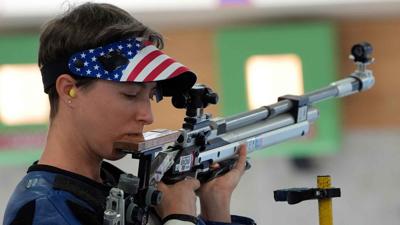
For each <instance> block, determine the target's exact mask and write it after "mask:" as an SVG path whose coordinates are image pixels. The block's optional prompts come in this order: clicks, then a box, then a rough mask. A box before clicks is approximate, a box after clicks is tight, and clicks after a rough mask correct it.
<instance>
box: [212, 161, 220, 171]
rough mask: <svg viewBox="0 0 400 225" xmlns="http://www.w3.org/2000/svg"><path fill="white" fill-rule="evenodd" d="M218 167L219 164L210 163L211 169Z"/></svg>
mask: <svg viewBox="0 0 400 225" xmlns="http://www.w3.org/2000/svg"><path fill="white" fill-rule="evenodd" d="M220 167H221V166H220V165H219V163H213V164H211V165H210V169H212V170H215V169H218V168H220Z"/></svg>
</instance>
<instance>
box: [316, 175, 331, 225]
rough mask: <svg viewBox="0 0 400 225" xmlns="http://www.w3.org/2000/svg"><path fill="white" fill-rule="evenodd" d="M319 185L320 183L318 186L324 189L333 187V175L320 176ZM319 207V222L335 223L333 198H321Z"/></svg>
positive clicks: (326, 224)
mask: <svg viewBox="0 0 400 225" xmlns="http://www.w3.org/2000/svg"><path fill="white" fill-rule="evenodd" d="M317 185H318V188H322V189H326V188H331V177H330V176H318V178H317ZM318 207H319V224H320V225H333V219H332V199H331V198H325V199H319V200H318Z"/></svg>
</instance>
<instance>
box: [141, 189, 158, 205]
mask: <svg viewBox="0 0 400 225" xmlns="http://www.w3.org/2000/svg"><path fill="white" fill-rule="evenodd" d="M161 200H162V192H161V191H158V190H157V189H155V188H154V187H149V188H148V189H147V192H146V202H145V203H146V205H153V206H156V205H158V204H160V202H161Z"/></svg>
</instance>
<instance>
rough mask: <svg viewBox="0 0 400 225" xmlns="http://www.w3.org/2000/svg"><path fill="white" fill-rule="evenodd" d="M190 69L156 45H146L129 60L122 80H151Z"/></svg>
mask: <svg viewBox="0 0 400 225" xmlns="http://www.w3.org/2000/svg"><path fill="white" fill-rule="evenodd" d="M187 71H189V69H188V68H187V67H185V66H184V65H182V64H180V63H178V62H176V61H175V60H174V59H172V58H171V57H169V56H168V55H166V54H164V53H163V52H162V51H160V50H159V49H158V48H157V47H155V46H154V45H151V44H150V45H146V46H145V47H144V48H143V49H141V50H140V51H138V52H137V54H136V55H135V56H134V57H133V58H132V59H130V60H129V64H128V66H127V68H126V69H125V70H124V71H123V73H122V76H121V79H120V81H133V82H149V81H160V80H165V79H169V78H172V77H175V76H177V75H179V74H182V73H184V72H187Z"/></svg>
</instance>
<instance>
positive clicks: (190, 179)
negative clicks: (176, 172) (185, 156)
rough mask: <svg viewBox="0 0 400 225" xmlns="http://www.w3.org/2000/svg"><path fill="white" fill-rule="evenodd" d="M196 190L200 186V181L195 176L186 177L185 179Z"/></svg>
mask: <svg viewBox="0 0 400 225" xmlns="http://www.w3.org/2000/svg"><path fill="white" fill-rule="evenodd" d="M184 182H185V183H187V185H189V186H190V187H191V188H192V189H193V190H194V191H195V190H197V189H199V188H200V181H199V180H197V179H195V178H193V177H186V178H185V180H184Z"/></svg>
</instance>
